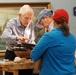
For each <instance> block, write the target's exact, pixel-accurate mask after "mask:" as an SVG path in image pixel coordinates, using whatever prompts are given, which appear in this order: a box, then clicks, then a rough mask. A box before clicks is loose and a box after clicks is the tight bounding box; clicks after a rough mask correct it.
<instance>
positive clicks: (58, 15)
mask: <svg viewBox="0 0 76 75" xmlns="http://www.w3.org/2000/svg"><path fill="white" fill-rule="evenodd" d="M52 17H53V19H54V20H56V21H58V22H63V21H62V20H60V18H61V17H64V18H65V19H66V22H68V20H69V15H68V12H67V11H66V10H64V9H57V10H56V11H54V14H53V16H52Z"/></svg>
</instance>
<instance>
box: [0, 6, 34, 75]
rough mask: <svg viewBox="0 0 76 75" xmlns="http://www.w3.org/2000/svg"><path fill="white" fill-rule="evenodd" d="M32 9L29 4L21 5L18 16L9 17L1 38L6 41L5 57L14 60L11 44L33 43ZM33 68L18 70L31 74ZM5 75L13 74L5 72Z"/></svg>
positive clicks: (27, 74) (24, 73) (25, 74)
mask: <svg viewBox="0 0 76 75" xmlns="http://www.w3.org/2000/svg"><path fill="white" fill-rule="evenodd" d="M33 16H34V11H33V9H32V8H31V7H30V6H29V5H23V6H22V7H21V8H20V10H19V13H18V17H16V18H13V19H10V20H9V21H8V22H7V25H6V28H5V30H4V31H3V33H2V36H1V39H2V40H4V41H6V53H5V59H9V60H14V58H15V57H16V55H15V53H14V51H13V50H12V49H11V45H15V44H21V43H22V42H26V43H30V44H35V41H34V40H35V35H34V24H33V21H32V18H33ZM32 72H33V70H32V69H30V70H20V71H19V75H32ZM5 75H13V74H12V73H8V72H5Z"/></svg>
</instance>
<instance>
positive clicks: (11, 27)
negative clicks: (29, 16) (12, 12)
mask: <svg viewBox="0 0 76 75" xmlns="http://www.w3.org/2000/svg"><path fill="white" fill-rule="evenodd" d="M27 29H29V30H30V31H29V36H28V38H29V39H30V40H31V42H30V41H28V43H32V44H35V41H34V40H35V34H34V24H33V22H31V23H30V25H29V26H27V27H24V26H22V25H21V23H20V20H19V17H17V18H13V19H11V20H9V21H8V23H7V26H6V28H5V30H4V31H3V33H2V36H1V39H2V40H4V41H6V49H8V50H11V49H10V47H11V46H10V45H12V44H17V43H19V42H20V41H17V40H16V37H17V36H24V34H25V32H26V30H27ZM26 37H27V36H26Z"/></svg>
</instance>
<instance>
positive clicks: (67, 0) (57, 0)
mask: <svg viewBox="0 0 76 75" xmlns="http://www.w3.org/2000/svg"><path fill="white" fill-rule="evenodd" d="M0 2H7V3H8V2H51V6H52V9H53V10H55V9H57V8H64V9H66V10H67V11H68V12H69V16H70V20H69V25H70V29H71V31H72V32H73V33H74V34H75V36H76V30H75V29H76V16H74V15H73V7H75V6H76V0H0Z"/></svg>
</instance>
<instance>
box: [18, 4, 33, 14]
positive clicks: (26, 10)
mask: <svg viewBox="0 0 76 75" xmlns="http://www.w3.org/2000/svg"><path fill="white" fill-rule="evenodd" d="M28 11H30V12H32V14H33V15H34V11H33V9H32V8H31V7H30V6H29V5H23V6H22V7H21V8H20V10H19V14H22V15H24V14H25V13H27V12H28Z"/></svg>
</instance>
